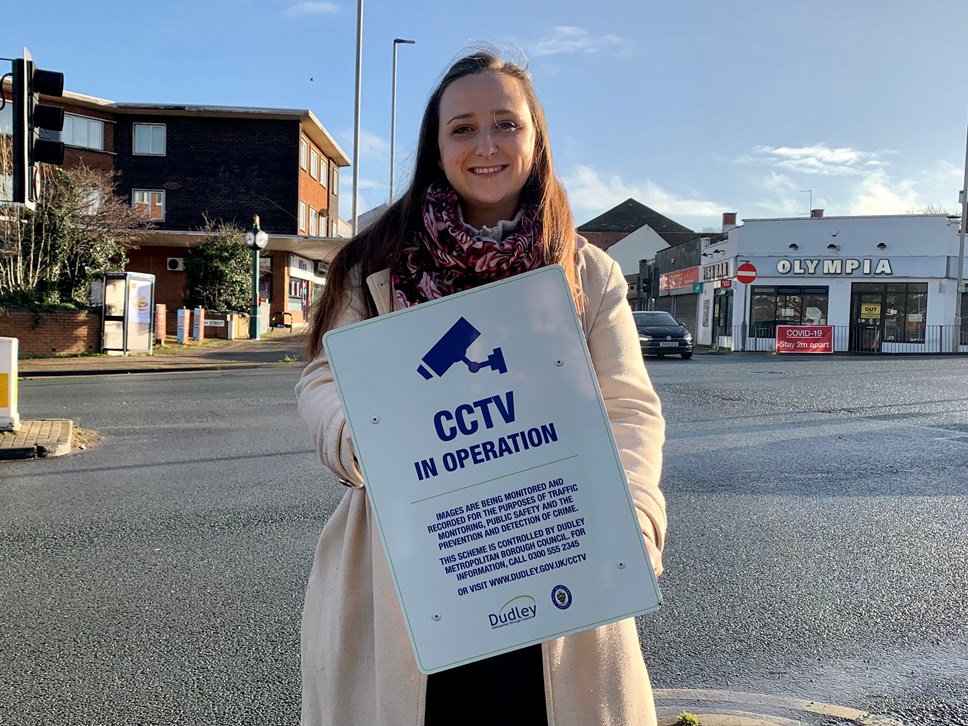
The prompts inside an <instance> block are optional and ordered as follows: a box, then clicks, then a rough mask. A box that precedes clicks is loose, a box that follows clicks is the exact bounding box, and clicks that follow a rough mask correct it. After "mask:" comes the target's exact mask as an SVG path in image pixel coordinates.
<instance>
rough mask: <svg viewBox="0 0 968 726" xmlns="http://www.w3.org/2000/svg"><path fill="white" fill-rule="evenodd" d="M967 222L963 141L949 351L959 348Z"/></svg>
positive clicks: (967, 153) (967, 189)
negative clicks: (952, 338)
mask: <svg viewBox="0 0 968 726" xmlns="http://www.w3.org/2000/svg"><path fill="white" fill-rule="evenodd" d="M966 224H968V142H966V143H965V183H964V188H963V189H962V190H961V229H960V230H959V231H958V279H957V281H956V282H955V321H954V322H955V336H954V337H955V342H954V345H953V346H952V349H951V352H952V353H957V352H958V351H959V350H961V299H962V295H964V293H963V292H962V291H961V286H962V285H963V284H964V279H965V225H966Z"/></svg>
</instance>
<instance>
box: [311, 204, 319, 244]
mask: <svg viewBox="0 0 968 726" xmlns="http://www.w3.org/2000/svg"><path fill="white" fill-rule="evenodd" d="M318 229H319V212H317V211H316V210H315V209H313V208H312V207H310V208H309V234H310V236H311V237H315V236H316V231H317V230H318Z"/></svg>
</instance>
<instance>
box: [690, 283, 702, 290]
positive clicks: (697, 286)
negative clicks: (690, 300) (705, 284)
mask: <svg viewBox="0 0 968 726" xmlns="http://www.w3.org/2000/svg"><path fill="white" fill-rule="evenodd" d="M692 291H693V292H702V283H701V282H694V283H692Z"/></svg>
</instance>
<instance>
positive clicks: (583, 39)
mask: <svg viewBox="0 0 968 726" xmlns="http://www.w3.org/2000/svg"><path fill="white" fill-rule="evenodd" d="M526 47H527V49H528V53H529V55H531V57H533V58H538V57H540V56H547V55H558V54H559V53H583V54H588V53H598V52H599V51H600V50H608V51H612V52H616V51H618V52H621V51H625V50H628V49H629V48H630V47H631V45H630V43H629V42H628V41H627V40H625V39H624V38H621V37H619V36H617V35H614V34H613V33H609V34H608V35H600V36H593V35H592V34H591V33H589V32H588V31H587V30H585V29H584V28H576V27H574V26H571V25H558V26H556V27H554V28H552V29H551V35H550V36H548V37H545V38H541V39H540V40H538V41H535V42H533V43H528V44H526Z"/></svg>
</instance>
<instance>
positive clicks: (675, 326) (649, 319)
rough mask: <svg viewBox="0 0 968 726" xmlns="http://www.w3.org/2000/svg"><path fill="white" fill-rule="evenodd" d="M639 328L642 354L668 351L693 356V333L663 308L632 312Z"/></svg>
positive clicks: (659, 354)
mask: <svg viewBox="0 0 968 726" xmlns="http://www.w3.org/2000/svg"><path fill="white" fill-rule="evenodd" d="M632 317H634V318H635V327H637V328H638V329H639V343H640V344H641V345H642V355H646V354H647V353H651V354H654V355H658V356H663V355H665V354H666V353H671V354H674V355H681V356H682V357H683V359H687V360H688V359H689V358H692V333H690V332H689V331H688V330H686V326H685V325H683V324H682V323H680V322H679V321H678V320H676V319H675V318H674V317H672V316H671V315H670V314H669V313H667V312H665V311H663V310H637V311H635V312H633V313H632Z"/></svg>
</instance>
